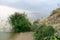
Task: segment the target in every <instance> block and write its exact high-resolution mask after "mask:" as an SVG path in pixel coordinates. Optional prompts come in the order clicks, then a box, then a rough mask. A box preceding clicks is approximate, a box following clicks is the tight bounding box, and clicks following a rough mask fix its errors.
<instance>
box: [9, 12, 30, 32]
mask: <svg viewBox="0 0 60 40" xmlns="http://www.w3.org/2000/svg"><path fill="white" fill-rule="evenodd" d="M9 22H10V24H11V25H12V32H16V33H20V32H27V31H31V28H30V26H31V24H30V22H29V20H28V19H27V18H26V15H25V14H21V13H17V12H16V13H15V14H13V15H11V16H10V17H9Z"/></svg>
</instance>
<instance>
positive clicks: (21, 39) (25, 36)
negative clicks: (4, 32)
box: [12, 32, 34, 40]
mask: <svg viewBox="0 0 60 40" xmlns="http://www.w3.org/2000/svg"><path fill="white" fill-rule="evenodd" d="M12 40H34V39H33V32H25V33H20V34H17V35H16V36H15V37H14V38H13V39H12Z"/></svg>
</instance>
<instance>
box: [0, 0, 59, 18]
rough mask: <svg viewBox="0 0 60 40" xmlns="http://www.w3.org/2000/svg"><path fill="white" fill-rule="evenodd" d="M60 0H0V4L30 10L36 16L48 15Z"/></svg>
mask: <svg viewBox="0 0 60 40" xmlns="http://www.w3.org/2000/svg"><path fill="white" fill-rule="evenodd" d="M58 4H60V0H0V5H5V6H9V7H12V8H17V9H25V10H29V11H32V12H33V14H34V15H35V16H36V18H41V17H45V16H48V15H49V14H50V13H51V11H52V10H54V9H56V8H58Z"/></svg>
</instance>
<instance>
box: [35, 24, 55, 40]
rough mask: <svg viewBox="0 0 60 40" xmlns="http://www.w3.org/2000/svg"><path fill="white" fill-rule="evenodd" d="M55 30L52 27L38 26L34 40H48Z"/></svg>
mask: <svg viewBox="0 0 60 40" xmlns="http://www.w3.org/2000/svg"><path fill="white" fill-rule="evenodd" d="M54 33H55V30H54V28H53V27H52V26H50V25H49V26H47V25H45V24H40V25H39V28H38V29H37V30H36V31H35V32H34V37H35V40H50V37H51V36H54Z"/></svg>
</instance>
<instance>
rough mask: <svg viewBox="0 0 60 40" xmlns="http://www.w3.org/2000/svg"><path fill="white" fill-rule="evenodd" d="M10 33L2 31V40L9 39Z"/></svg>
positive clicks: (0, 33)
mask: <svg viewBox="0 0 60 40" xmlns="http://www.w3.org/2000/svg"><path fill="white" fill-rule="evenodd" d="M9 37H10V33H9V32H0V40H9Z"/></svg>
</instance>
